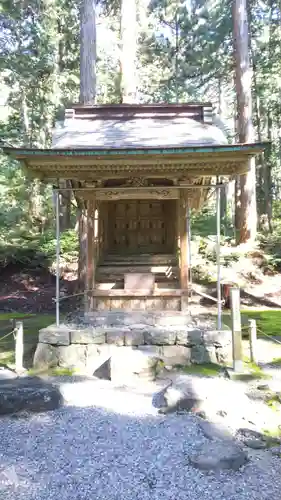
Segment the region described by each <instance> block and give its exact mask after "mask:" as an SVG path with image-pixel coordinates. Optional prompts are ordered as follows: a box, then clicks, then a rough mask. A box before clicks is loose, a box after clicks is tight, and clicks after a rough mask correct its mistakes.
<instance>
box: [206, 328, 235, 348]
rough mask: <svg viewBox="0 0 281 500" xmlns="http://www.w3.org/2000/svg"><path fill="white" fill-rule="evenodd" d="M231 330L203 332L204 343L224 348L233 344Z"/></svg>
mask: <svg viewBox="0 0 281 500" xmlns="http://www.w3.org/2000/svg"><path fill="white" fill-rule="evenodd" d="M231 340H232V339H231V330H205V331H204V332H203V343H204V344H205V345H215V346H217V347H222V346H225V345H229V344H231Z"/></svg>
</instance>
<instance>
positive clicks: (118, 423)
mask: <svg viewBox="0 0 281 500" xmlns="http://www.w3.org/2000/svg"><path fill="white" fill-rule="evenodd" d="M78 390H79V393H80V394H81V390H80V389H78ZM86 393H87V395H88V396H87V398H88V400H87V398H86V400H85V401H84V404H83V406H81V404H79V403H78V404H77V406H74V405H71V406H67V407H61V408H59V409H58V410H56V411H51V412H48V413H40V414H37V415H34V414H33V415H31V414H30V416H29V417H28V418H27V417H26V416H25V418H18V419H11V418H10V417H5V418H2V419H0V429H1V443H0V459H1V468H0V469H1V470H0V476H1V477H0V485H1V493H2V494H3V498H4V497H5V498H9V499H10V500H15V499H17V500H23V499H25V500H26V498H27V497H28V499H29V500H35V499H36V500H48V499H49V498H60V499H61V500H69V498H72V497H73V492H75V497H76V498H79V499H82V500H86V499H87V500H88V498H90V497H91V496H92V495H93V493H94V497H95V499H96V500H112V499H113V498H114V499H115V498H116V499H117V498H118V499H119V498H130V499H134V500H143V498H148V499H151V500H152V499H154V498H156V496H157V498H158V497H161V498H162V499H163V500H168V499H169V500H170V499H171V498H177V499H178V500H187V499H190V500H191V499H194V498H200V500H209V499H210V498H216V495H217V493H216V492H217V491H218V490H219V491H220V493H221V496H222V497H224V498H230V497H233V498H234V497H235V498H236V496H237V498H242V499H243V498H244V497H241V486H240V481H237V482H235V481H234V482H233V475H232V474H227V473H225V474H224V476H223V480H222V477H221V475H220V476H216V475H212V477H210V476H209V475H202V472H199V471H197V470H196V469H194V468H193V467H191V465H190V464H189V462H188V457H189V454H190V453H192V452H194V450H196V449H197V448H198V447H200V446H201V445H203V444H206V443H207V442H208V439H207V438H206V436H204V434H203V432H202V431H201V430H200V427H198V419H197V418H196V417H194V416H193V415H190V414H185V415H176V414H175V415H169V416H166V417H164V416H159V415H152V414H147V411H149V412H150V411H151V410H150V409H149V408H148V407H147V408H146V407H143V406H142V407H141V408H140V406H139V403H138V400H137V399H136V398H135V397H134V395H133V394H132V395H129V394H126V393H123V395H122V391H119V392H118V393H117V394H115V397H114V398H113V397H112V393H110V392H108V393H106V392H105V393H104V394H103V395H102V394H98V392H96V391H94V387H93V391H89V388H86ZM95 399H96V401H95ZM142 403H143V401H142ZM93 404H95V407H93V406H92V405H93ZM247 467H248V468H249V469H248V473H246V472H244V476H243V491H244V490H246V491H252V489H253V488H254V490H255V489H256V488H264V487H265V485H266V484H267V474H268V471H267V470H266V469H265V470H260V471H259V474H256V473H255V463H254V461H252V462H250V463H249V465H248V466H247ZM268 467H269V468H270V467H273V471H274V470H275V469H276V468H277V466H276V464H275V465H274V464H271V463H269V465H268ZM274 467H275V468H274ZM278 467H279V465H278ZM270 470H271V469H270ZM276 473H277V471H276ZM238 477H239V478H240V477H241V476H240V473H239V474H238ZM277 477H278V476H277ZM210 488H212V491H214V496H213V497H212V496H211V497H210ZM255 491H256V490H255ZM188 492H190V494H189V493H188ZM245 498H246V497H245Z"/></svg>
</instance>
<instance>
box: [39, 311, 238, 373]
mask: <svg viewBox="0 0 281 500" xmlns="http://www.w3.org/2000/svg"><path fill="white" fill-rule="evenodd" d="M230 350H231V331H230V330H229V329H227V328H226V327H225V328H224V329H223V330H221V331H218V330H217V329H216V328H215V325H214V320H213V319H210V317H201V318H200V319H198V318H192V317H191V316H190V315H189V314H186V313H181V312H174V311H172V312H167V311H163V312H148V311H141V312H136V311H129V312H125V311H118V312H117V311H103V312H102V311H98V312H95V313H89V314H88V315H86V316H84V315H82V314H81V315H77V314H76V315H69V316H68V317H67V318H66V319H65V320H64V323H61V324H60V326H56V325H50V326H48V327H47V328H43V329H42V330H40V332H39V343H38V345H37V349H36V352H35V356H34V367H35V368H39V369H43V368H47V367H61V368H68V369H72V370H75V371H78V372H81V373H86V374H88V375H95V374H99V375H100V376H104V377H106V378H111V379H112V378H114V379H115V380H116V379H118V380H119V378H120V376H121V374H122V373H123V374H124V377H123V378H124V379H126V377H128V376H129V372H130V374H131V375H132V374H134V375H136V377H139V376H144V377H145V378H149V379H152V378H155V376H156V372H157V366H158V364H159V363H160V364H161V366H163V364H165V365H166V366H168V365H169V366H174V365H178V364H180V365H187V364H191V363H196V364H202V363H217V362H222V361H224V360H226V359H228V358H229V353H230ZM121 378H122V376H121Z"/></svg>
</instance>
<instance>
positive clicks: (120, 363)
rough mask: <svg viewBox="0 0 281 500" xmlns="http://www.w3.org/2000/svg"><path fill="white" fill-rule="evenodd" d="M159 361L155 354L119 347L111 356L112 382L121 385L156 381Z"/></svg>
mask: <svg viewBox="0 0 281 500" xmlns="http://www.w3.org/2000/svg"><path fill="white" fill-rule="evenodd" d="M159 361H160V360H159V357H158V356H156V355H155V354H152V353H149V352H144V351H141V350H139V349H132V348H131V347H118V348H117V349H116V350H115V352H114V353H113V354H112V356H111V361H110V374H111V380H112V382H114V383H116V384H120V385H134V384H136V383H138V382H139V381H141V380H145V381H151V380H155V377H156V371H157V365H158V364H159Z"/></svg>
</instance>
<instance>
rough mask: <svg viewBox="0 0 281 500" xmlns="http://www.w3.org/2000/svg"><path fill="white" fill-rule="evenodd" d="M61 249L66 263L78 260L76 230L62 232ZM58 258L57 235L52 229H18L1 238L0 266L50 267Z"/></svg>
mask: <svg viewBox="0 0 281 500" xmlns="http://www.w3.org/2000/svg"><path fill="white" fill-rule="evenodd" d="M60 250H61V256H62V257H63V260H64V263H71V262H75V261H76V262H77V260H78V239H77V233H76V232H75V231H74V230H68V231H65V232H64V233H62V234H61V238H60ZM55 258H56V237H55V234H54V232H53V231H52V230H50V231H48V232H45V233H44V234H43V235H42V234H38V233H37V234H34V235H32V234H30V232H25V231H20V230H19V229H18V230H16V231H15V232H14V233H10V234H9V235H8V237H7V239H5V240H4V241H1V240H0V268H1V267H2V268H4V267H7V266H9V265H21V266H23V267H25V268H33V269H34V268H48V267H49V266H50V265H51V264H52V263H53V261H54V260H55Z"/></svg>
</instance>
